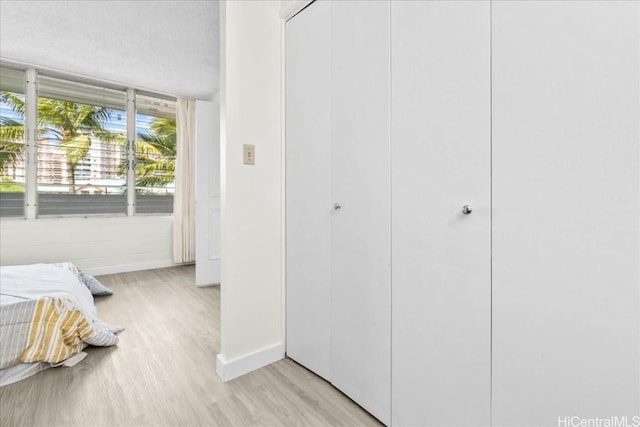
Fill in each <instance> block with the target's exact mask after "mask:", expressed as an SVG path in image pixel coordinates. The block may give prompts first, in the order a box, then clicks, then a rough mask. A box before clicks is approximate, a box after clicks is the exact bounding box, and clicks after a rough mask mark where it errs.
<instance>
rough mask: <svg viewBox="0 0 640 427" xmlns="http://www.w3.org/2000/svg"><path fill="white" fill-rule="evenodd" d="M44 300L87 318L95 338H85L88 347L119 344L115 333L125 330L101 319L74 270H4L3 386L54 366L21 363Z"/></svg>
mask: <svg viewBox="0 0 640 427" xmlns="http://www.w3.org/2000/svg"><path fill="white" fill-rule="evenodd" d="M42 298H53V299H55V300H56V301H58V302H59V304H62V305H64V308H65V309H74V310H78V311H79V312H80V313H81V315H82V316H84V318H85V319H86V320H87V322H88V323H89V325H90V327H91V329H92V334H91V336H89V337H87V338H85V339H83V341H84V342H85V343H86V344H91V345H99V346H109V345H114V344H116V343H117V342H118V338H117V336H116V335H115V333H117V332H120V331H121V330H122V329H121V328H115V327H111V326H109V325H107V324H105V323H103V322H101V321H100V319H98V312H97V309H96V307H95V305H94V303H93V296H92V295H91V292H90V291H89V290H88V289H87V287H86V286H85V285H84V284H83V283H82V282H81V281H80V279H79V278H78V276H77V275H76V274H74V273H73V272H72V271H69V270H67V269H64V268H60V267H59V266H56V265H53V264H33V265H19V266H4V267H0V369H2V370H0V385H6V384H8V383H10V382H15V381H16V380H20V379H23V377H22V374H21V372H24V374H25V375H26V376H30V375H32V374H34V373H36V372H39V371H40V370H42V369H43V368H46V367H48V366H49V365H50V364H49V363H44V366H43V362H37V363H20V355H21V354H22V352H23V351H24V350H25V343H26V341H27V336H28V334H29V329H30V327H31V318H32V317H33V313H34V308H35V305H36V301H38V300H40V299H42ZM19 365H23V366H22V368H21V367H20V366H19ZM26 376H24V377H26Z"/></svg>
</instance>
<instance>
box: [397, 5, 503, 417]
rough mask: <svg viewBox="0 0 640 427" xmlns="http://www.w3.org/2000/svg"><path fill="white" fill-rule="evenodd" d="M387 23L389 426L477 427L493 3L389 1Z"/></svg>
mask: <svg viewBox="0 0 640 427" xmlns="http://www.w3.org/2000/svg"><path fill="white" fill-rule="evenodd" d="M391 17H392V19H391V40H392V46H391V49H392V63H391V68H392V85H391V91H392V97H391V140H392V150H391V159H392V161H391V169H392V181H391V183H392V191H391V194H392V197H391V200H392V203H391V209H392V230H393V236H392V259H393V270H392V283H393V286H392V291H393V292H392V301H393V303H392V313H393V321H392V325H393V326H392V337H393V345H392V347H393V351H392V363H393V368H392V372H393V376H392V398H393V402H392V408H393V412H392V416H393V422H392V424H393V425H394V426H438V427H442V426H454V425H455V426H483V425H484V426H486V425H489V423H490V414H489V410H490V384H491V371H490V369H491V366H490V365H491V359H490V357H491V356H490V354H491V194H490V189H491V154H490V153H491V121H490V111H491V95H490V94H491V86H490V85H491V77H490V4H489V2H488V1H424V2H422V1H420V2H418V1H392V2H391ZM465 205H468V208H467V210H466V211H465V212H466V214H465V213H463V206H465Z"/></svg>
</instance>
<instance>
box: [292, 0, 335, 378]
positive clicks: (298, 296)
mask: <svg viewBox="0 0 640 427" xmlns="http://www.w3.org/2000/svg"><path fill="white" fill-rule="evenodd" d="M330 18H331V17H330V3H329V2H324V1H321V2H315V3H313V4H311V5H310V6H309V7H307V8H306V9H304V10H303V11H302V12H300V13H299V14H298V15H296V16H295V17H293V18H292V19H290V20H289V21H288V22H287V24H286V77H287V86H286V110H287V113H286V114H287V116H286V209H287V210H286V223H287V302H286V309H287V355H288V356H289V357H291V358H292V359H294V360H295V361H297V362H299V363H301V364H302V365H304V366H306V367H307V368H309V369H311V370H312V371H314V372H316V373H317V374H318V375H320V376H322V377H324V378H326V379H330V378H331V376H330V336H331V329H330V326H331V321H330V282H331V212H332V210H331V200H332V199H331V175H330V171H331V114H330V112H331V68H330V67H331V50H330V49H331V45H330V40H331V37H330V28H331V22H330Z"/></svg>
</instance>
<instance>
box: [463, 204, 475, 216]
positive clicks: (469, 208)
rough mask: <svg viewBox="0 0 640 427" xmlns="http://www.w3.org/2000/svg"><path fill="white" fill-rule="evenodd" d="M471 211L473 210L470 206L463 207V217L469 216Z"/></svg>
mask: <svg viewBox="0 0 640 427" xmlns="http://www.w3.org/2000/svg"><path fill="white" fill-rule="evenodd" d="M472 211H473V208H472V207H471V205H464V206H463V207H462V213H463V214H465V215H469V214H470V213H471V212H472Z"/></svg>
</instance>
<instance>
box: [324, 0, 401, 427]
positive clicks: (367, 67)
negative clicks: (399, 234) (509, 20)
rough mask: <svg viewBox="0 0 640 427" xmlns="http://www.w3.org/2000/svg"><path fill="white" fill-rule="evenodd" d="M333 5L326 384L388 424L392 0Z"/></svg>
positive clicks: (333, 3) (348, 2)
mask: <svg viewBox="0 0 640 427" xmlns="http://www.w3.org/2000/svg"><path fill="white" fill-rule="evenodd" d="M331 9H332V20H331V27H332V33H331V38H332V40H331V51H332V57H331V66H332V68H331V73H332V77H331V80H332V84H331V123H332V153H331V159H332V160H331V172H332V173H331V188H332V196H333V203H336V204H337V205H336V206H335V208H336V209H334V211H333V219H332V230H331V236H332V244H331V253H332V257H331V265H332V274H331V283H332V285H331V381H332V382H333V384H334V385H335V386H336V387H338V388H339V389H341V390H342V391H344V392H345V394H347V395H348V396H349V397H350V398H352V399H353V400H355V401H356V402H357V403H359V404H360V405H362V406H363V407H364V408H365V409H367V410H368V411H369V412H371V413H372V414H373V415H374V416H376V417H377V418H379V419H380V420H382V421H383V422H385V423H387V424H388V423H389V419H390V381H391V380H390V369H391V361H390V356H391V347H390V339H391V336H390V332H391V331H390V324H391V318H390V262H391V259H390V243H389V242H390V228H389V227H390V212H389V188H390V183H389V2H387V1H373V2H361V1H339V2H331Z"/></svg>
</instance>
